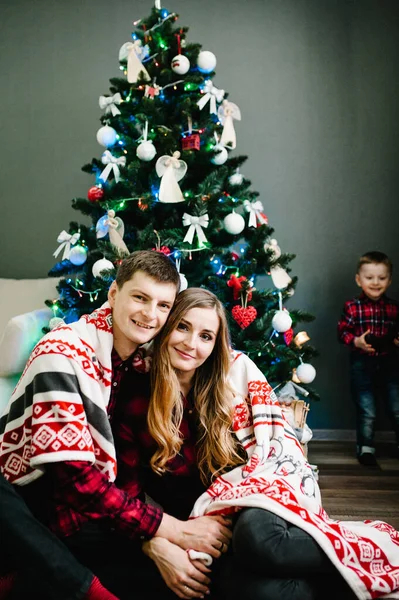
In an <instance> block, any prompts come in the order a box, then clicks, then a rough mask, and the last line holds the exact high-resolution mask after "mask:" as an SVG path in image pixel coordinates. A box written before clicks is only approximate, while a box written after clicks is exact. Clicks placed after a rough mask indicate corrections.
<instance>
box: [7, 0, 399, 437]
mask: <svg viewBox="0 0 399 600" xmlns="http://www.w3.org/2000/svg"><path fill="white" fill-rule="evenodd" d="M164 4H165V6H166V7H167V8H169V9H170V10H175V11H176V12H178V13H179V14H180V17H181V18H180V23H182V24H184V25H188V26H189V27H190V32H189V37H190V40H191V41H195V42H200V43H201V44H202V45H203V48H204V49H209V50H212V51H213V52H215V54H216V55H217V59H218V65H217V69H216V71H217V75H216V78H215V84H216V85H217V86H218V87H222V88H224V89H226V90H228V91H229V92H230V99H231V100H232V101H234V102H236V103H237V104H238V105H239V106H240V107H241V111H242V115H243V120H242V122H241V123H239V124H238V125H237V134H238V140H239V147H238V151H239V153H240V154H247V155H248V156H249V160H248V161H247V163H246V165H245V168H244V169H243V171H244V172H245V175H246V176H248V177H249V178H250V179H251V180H252V182H253V188H254V189H257V190H259V191H260V193H261V199H262V201H263V203H264V206H265V207H266V212H267V214H268V216H269V221H270V224H271V225H272V226H273V227H274V228H275V236H276V237H277V239H278V241H279V243H280V245H281V248H282V249H283V251H286V252H293V253H295V254H296V255H297V258H296V259H295V261H294V262H293V263H292V267H293V273H294V274H296V275H298V277H299V284H298V288H297V292H296V294H295V296H294V297H293V298H292V299H291V300H290V302H289V304H288V307H299V308H304V309H306V310H308V311H310V312H312V313H313V314H315V315H316V316H317V319H316V321H315V322H314V323H313V324H311V326H309V327H308V331H309V333H310V335H311V337H312V342H313V343H314V344H315V345H316V347H317V348H318V349H319V350H320V353H321V356H320V357H319V358H318V359H317V360H316V361H315V363H314V364H315V366H316V367H317V369H318V376H317V379H316V380H315V382H314V387H315V388H316V389H317V390H318V391H319V392H320V394H321V398H322V400H321V402H320V403H319V404H317V405H315V406H314V407H313V408H312V411H311V415H310V419H309V421H310V424H311V426H312V427H318V428H324V427H327V428H330V427H331V428H340V427H342V428H352V427H353V410H352V407H351V404H350V399H349V395H348V386H347V379H348V376H347V352H346V349H345V348H342V347H340V346H339V345H338V344H337V342H336V333H335V327H336V321H337V318H338V316H339V314H340V311H341V308H342V304H343V302H344V300H345V299H347V298H348V297H350V296H351V295H353V294H354V293H356V288H355V285H354V280H353V279H354V266H355V263H356V260H357V258H358V256H359V254H360V253H362V252H363V251H366V250H369V249H379V250H381V251H385V252H386V253H388V254H389V255H391V257H392V259H393V260H394V263H395V264H396V265H397V266H398V267H399V245H398V242H397V240H398V233H397V232H398V223H399V219H398V213H399V208H398V206H399V205H398V179H399V175H398V145H399V142H398V139H399V119H398V116H397V114H398V109H397V104H398V97H399V78H398V64H399V2H397V0H246V2H242V1H241V0H240V1H238V0H229V1H227V0H226V1H222V0H201V2H198V1H197V2H195V1H194V0H190V1H188V0H170V2H169V3H167V2H165V3H164ZM3 5H4V6H3ZM151 5H152V2H151V0H136V2H131V1H129V2H128V1H127V0H114V1H113V2H109V1H108V0H107V1H105V0H70V1H69V2H65V1H64V0H62V1H61V0H53V1H51V0H13V1H12V2H11V1H8V2H6V1H5V0H3V2H2V19H1V24H0V61H1V69H0V77H1V80H0V81H1V94H0V107H1V109H0V110H1V119H0V134H1V136H0V139H1V146H0V153H1V162H0V164H1V173H0V190H1V192H0V194H1V195H0V198H1V206H2V216H3V219H2V228H1V234H0V244H1V248H0V261H1V264H0V277H14V278H24V277H43V276H46V274H47V272H48V270H49V269H50V268H51V266H52V265H53V264H54V259H53V257H52V252H53V251H54V250H55V248H56V247H57V243H56V238H57V235H58V233H59V232H60V231H61V230H62V229H64V228H67V227H68V224H69V221H70V220H71V219H78V220H79V221H81V222H82V221H83V222H84V220H85V218H84V217H82V216H81V215H80V213H77V212H75V211H73V210H72V208H71V199H72V198H73V197H74V196H81V195H83V196H85V194H86V191H87V189H88V188H89V187H90V186H91V185H92V182H93V180H92V178H91V177H90V176H89V175H86V174H84V173H82V172H81V171H80V168H81V166H82V165H83V164H85V163H86V162H90V160H91V158H92V157H93V156H97V157H98V156H100V153H101V148H100V147H99V146H98V144H97V142H96V139H95V134H96V132H97V129H98V127H99V117H100V115H101V110H100V109H99V107H98V97H99V95H100V94H103V93H107V92H108V79H109V78H110V77H112V76H118V75H119V74H120V71H119V69H118V67H119V65H118V60H117V56H118V51H119V48H120V46H121V45H122V43H124V42H125V41H128V40H129V38H130V32H131V30H132V25H131V23H132V21H133V20H135V19H137V18H140V17H141V16H145V15H147V14H148V12H149V9H150V7H151ZM392 294H393V295H396V297H399V277H398V276H396V280H395V281H394V284H393V286H392ZM382 427H383V428H384V427H386V420H385V421H384V420H383V421H382Z"/></svg>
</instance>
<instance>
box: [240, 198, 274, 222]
mask: <svg viewBox="0 0 399 600" xmlns="http://www.w3.org/2000/svg"><path fill="white" fill-rule="evenodd" d="M244 208H245V210H246V211H247V212H249V221H248V227H258V225H267V224H268V222H269V220H268V218H267V216H266V215H265V214H264V212H263V211H264V208H263V204H262V202H261V201H260V200H254V201H253V202H250V200H244ZM257 222H258V224H257Z"/></svg>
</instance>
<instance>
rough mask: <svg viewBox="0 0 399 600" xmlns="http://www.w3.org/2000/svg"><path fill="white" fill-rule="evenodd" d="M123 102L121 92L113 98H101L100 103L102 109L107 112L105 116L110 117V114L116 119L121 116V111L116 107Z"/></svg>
mask: <svg viewBox="0 0 399 600" xmlns="http://www.w3.org/2000/svg"><path fill="white" fill-rule="evenodd" d="M121 102H122V96H121V95H120V93H119V92H118V93H117V94H114V95H113V96H100V98H99V101H98V103H99V105H100V108H101V109H102V110H105V113H104V114H106V115H108V114H109V113H111V114H112V116H113V117H116V116H117V115H120V114H121V111H120V110H119V108H117V106H116V105H117V104H120V103H121Z"/></svg>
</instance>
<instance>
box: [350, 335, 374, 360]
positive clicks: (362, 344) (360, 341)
mask: <svg viewBox="0 0 399 600" xmlns="http://www.w3.org/2000/svg"><path fill="white" fill-rule="evenodd" d="M369 333H370V329H367V331H365V332H364V333H363V334H362V335H360V336H359V337H355V339H354V340H353V343H354V345H355V347H356V348H359V350H363V351H364V352H368V354H374V353H375V348H373V346H372V345H371V344H368V343H367V342H366V335H367V334H369Z"/></svg>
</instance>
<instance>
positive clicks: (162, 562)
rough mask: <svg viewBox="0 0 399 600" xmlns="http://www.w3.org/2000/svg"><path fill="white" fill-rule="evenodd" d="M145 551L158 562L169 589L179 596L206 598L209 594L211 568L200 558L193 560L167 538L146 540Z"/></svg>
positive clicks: (186, 598) (186, 599)
mask: <svg viewBox="0 0 399 600" xmlns="http://www.w3.org/2000/svg"><path fill="white" fill-rule="evenodd" d="M142 548H143V552H144V553H145V554H146V555H147V556H149V557H150V558H151V560H153V561H154V563H155V564H156V566H157V568H158V570H159V572H160V574H161V575H162V578H163V580H164V582H165V583H166V585H167V586H168V588H169V589H171V590H172V592H174V593H175V594H176V595H177V596H179V598H184V599H185V600H189V599H190V598H204V596H205V594H209V584H210V579H209V576H208V575H209V573H210V572H211V570H210V569H209V568H208V567H206V566H205V565H204V564H203V562H201V561H199V560H195V561H191V560H190V559H189V556H188V554H187V552H186V551H185V550H182V548H180V547H179V546H176V544H173V543H172V542H169V541H168V540H166V539H165V538H161V537H154V538H152V539H151V540H150V541H148V542H144V544H143V546H142Z"/></svg>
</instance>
